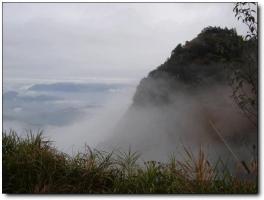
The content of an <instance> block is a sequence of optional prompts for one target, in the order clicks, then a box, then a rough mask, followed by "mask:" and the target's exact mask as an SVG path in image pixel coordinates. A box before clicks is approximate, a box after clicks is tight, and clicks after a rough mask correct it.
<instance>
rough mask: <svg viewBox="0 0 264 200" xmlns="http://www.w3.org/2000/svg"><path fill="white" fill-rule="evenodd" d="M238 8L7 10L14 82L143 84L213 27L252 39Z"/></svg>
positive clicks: (20, 6) (6, 60) (29, 6)
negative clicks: (178, 49)
mask: <svg viewBox="0 0 264 200" xmlns="http://www.w3.org/2000/svg"><path fill="white" fill-rule="evenodd" d="M233 6H234V5H233V4H232V3H204V4H202V3H196V4H195V3H185V4H184V3H182V4H180V3H167V4H161V3H156V4H154V3H147V4H146V3H134V4H131V3H121V4H118V3H115V4H113V3H112V4H111V3H108V4H106V3H100V4H96V3H68V4H67V3H57V4H56V3H51V4H49V3H4V6H3V7H4V8H3V74H4V81H6V80H10V79H68V78H99V79H101V78H104V79H105V78H106V79H140V78H142V77H144V76H146V75H147V74H148V72H149V71H150V70H152V69H155V68H156V67H157V66H158V65H160V64H161V63H163V62H164V61H165V60H166V58H167V57H169V55H170V52H171V51H172V50H173V48H175V47H176V46H177V44H178V43H185V41H187V40H191V39H193V38H194V37H195V36H196V35H197V34H198V33H199V32H200V31H201V30H202V29H203V28H204V27H206V26H221V27H225V26H226V27H229V28H233V27H235V28H236V29H237V32H238V33H239V34H245V32H246V29H245V26H244V25H243V24H242V23H241V22H238V21H237V20H236V19H235V17H234V13H233V12H232V9H233Z"/></svg>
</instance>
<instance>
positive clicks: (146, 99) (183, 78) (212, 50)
mask: <svg viewBox="0 0 264 200" xmlns="http://www.w3.org/2000/svg"><path fill="white" fill-rule="evenodd" d="M248 56H251V57H253V58H254V60H253V62H255V63H250V64H252V66H253V68H252V70H253V71H252V72H251V73H252V74H253V75H254V76H255V79H254V80H253V82H254V85H255V86H256V85H257V81H258V79H257V70H258V69H257V40H256V39H255V38H252V39H251V40H245V39H243V37H242V36H239V35H237V33H236V31H235V30H234V29H227V28H224V29H222V28H220V27H207V28H204V29H203V30H202V31H201V33H199V34H198V36H197V37H196V38H194V39H193V40H191V41H186V43H185V44H184V45H182V44H178V45H177V46H176V48H175V49H174V50H173V51H172V52H171V56H170V57H169V58H168V59H167V60H166V61H165V62H164V63H163V64H161V65H160V66H158V67H157V69H155V70H153V71H151V72H150V73H149V75H148V77H147V78H144V79H143V80H142V81H141V83H140V84H139V86H138V88H137V92H136V94H135V96H134V105H146V104H153V103H154V104H155V103H165V102H168V100H169V93H168V92H169V91H170V92H171V89H176V88H178V87H177V85H179V84H181V85H184V86H188V87H189V88H194V87H198V86H201V85H202V86H206V84H208V85H210V84H214V83H220V82H221V83H224V84H225V83H229V84H230V81H231V79H232V75H233V74H234V72H236V71H237V70H240V71H243V70H248V69H244V68H245V67H244V65H245V63H248V62H249V59H248ZM168 77H169V80H174V82H177V83H173V84H171V81H170V82H168V81H166V80H168ZM159 80H162V81H159ZM153 82H154V83H155V87H148V85H153ZM150 83H151V84H150ZM157 90H158V92H157ZM157 94H158V95H157Z"/></svg>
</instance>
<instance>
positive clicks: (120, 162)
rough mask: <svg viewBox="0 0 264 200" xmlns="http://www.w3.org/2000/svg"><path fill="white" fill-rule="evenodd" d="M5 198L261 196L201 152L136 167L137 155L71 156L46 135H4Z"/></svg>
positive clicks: (98, 153)
mask: <svg viewBox="0 0 264 200" xmlns="http://www.w3.org/2000/svg"><path fill="white" fill-rule="evenodd" d="M2 138H3V146H2V150H3V151H2V152H3V192H4V193H12V194H13V193H75V194H78V193H86V194H88V193H89V194H96V193H100V194H111V193H115V194H153V193H155V194H156V193H161V194H167V193H174V194H183V193H188V194H189V193H205V194H208V193H257V182H256V181H254V180H253V181H245V180H241V179H238V178H236V177H233V176H232V175H230V173H228V171H227V170H225V171H224V172H220V171H219V170H218V167H217V166H218V165H219V163H220V164H221V162H218V163H216V165H214V166H212V165H211V164H210V163H209V161H208V160H207V158H206V156H205V154H204V152H203V151H200V152H199V155H198V157H195V156H194V155H193V154H192V153H191V152H189V151H188V150H187V149H186V160H185V161H178V160H177V159H176V158H175V157H174V156H172V157H171V158H170V162H169V163H167V164H165V163H160V162H156V161H147V162H144V164H140V163H137V160H138V159H139V154H138V153H136V152H132V151H131V149H129V151H128V153H124V152H118V153H117V154H114V153H113V152H111V153H107V152H103V151H97V150H91V149H90V148H89V147H87V146H86V147H85V150H84V152H83V153H78V154H77V155H76V156H74V157H70V156H68V155H66V154H64V153H61V152H58V151H57V150H56V149H54V148H53V147H52V145H51V142H50V141H47V140H45V139H44V138H43V135H42V133H39V134H36V135H35V136H34V135H33V134H32V133H31V134H30V135H28V137H26V138H21V137H18V136H17V134H16V133H15V132H14V131H11V132H10V133H8V134H7V133H3V137H2Z"/></svg>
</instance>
